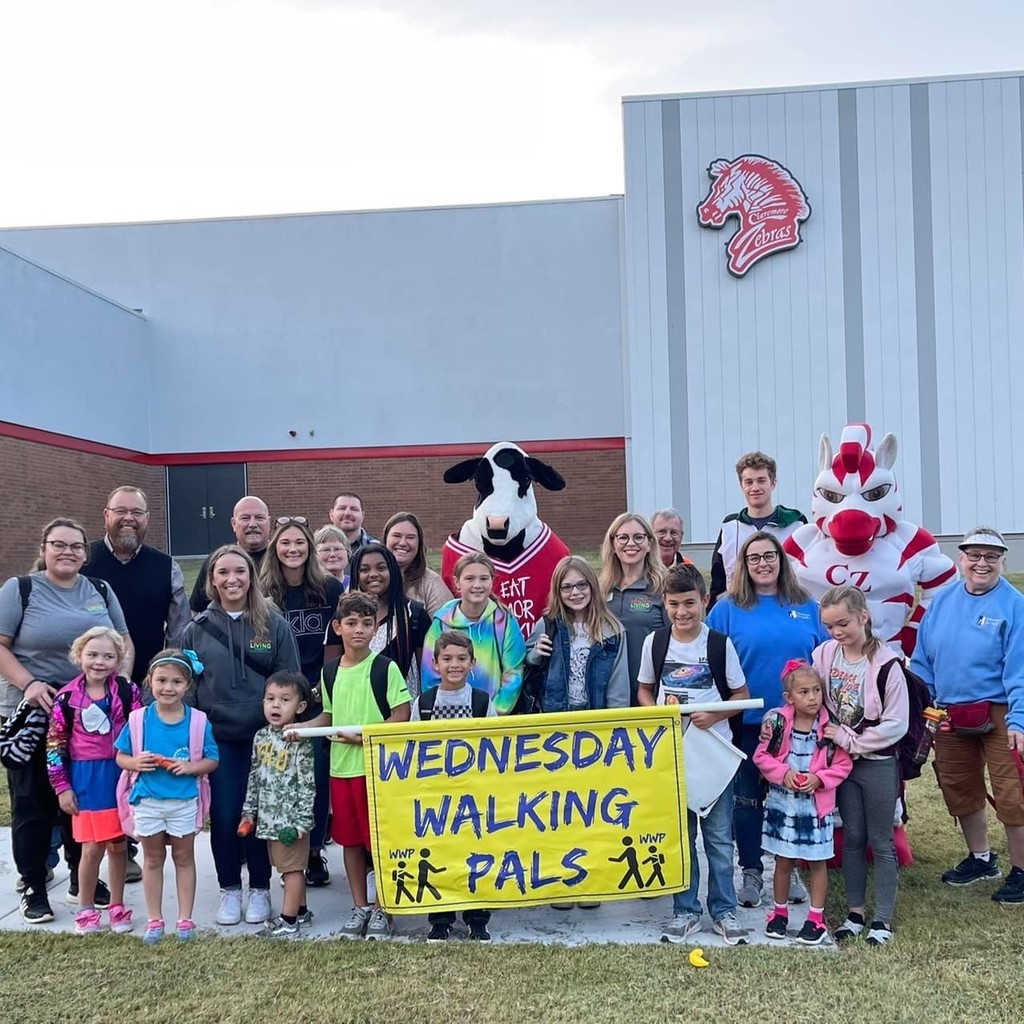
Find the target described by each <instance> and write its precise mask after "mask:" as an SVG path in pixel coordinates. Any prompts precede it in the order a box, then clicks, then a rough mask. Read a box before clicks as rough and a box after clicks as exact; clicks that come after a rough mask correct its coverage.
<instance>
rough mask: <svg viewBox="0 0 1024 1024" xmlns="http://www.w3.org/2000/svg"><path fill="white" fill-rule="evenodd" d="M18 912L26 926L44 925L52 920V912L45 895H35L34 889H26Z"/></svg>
mask: <svg viewBox="0 0 1024 1024" xmlns="http://www.w3.org/2000/svg"><path fill="white" fill-rule="evenodd" d="M18 911H19V913H20V914H21V918H22V920H23V921H25V922H26V923H27V924H46V923H47V922H48V921H52V920H53V911H52V910H51V909H50V901H49V900H48V899H47V898H46V893H45V892H40V893H37V892H36V891H35V889H26V890H25V891H24V892H23V893H22V895H21V905H20V906H19V907H18Z"/></svg>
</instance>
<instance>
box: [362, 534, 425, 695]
mask: <svg viewBox="0 0 1024 1024" xmlns="http://www.w3.org/2000/svg"><path fill="white" fill-rule="evenodd" d="M351 573H352V589H353V590H361V591H362V592H363V593H364V594H370V595H371V596H372V597H375V598H376V599H377V629H376V632H375V633H374V634H373V639H372V640H371V641H370V650H371V651H373V652H374V653H376V654H385V655H387V657H389V658H390V659H391V660H392V661H394V662H397V664H398V667H399V669H401V671H402V675H403V676H405V681H406V685H407V686H408V687H409V693H410V694H412V695H413V696H414V697H415V696H417V695H418V694H419V692H420V668H419V663H420V659H421V658H422V657H423V638H424V637H425V636H426V635H427V630H428V629H429V628H430V616H429V615H428V614H427V610H426V609H425V608H424V607H423V605H422V604H420V602H419V601H410V600H409V599H408V598H407V597H406V596H405V591H404V590H403V588H402V570H401V569H399V568H398V562H396V561H395V556H394V555H393V554H392V553H391V552H390V551H388V549H387V548H386V547H384V546H383V545H381V544H364V545H363V546H362V547H360V548H357V549H356V553H355V554H354V555H353V556H352V565H351Z"/></svg>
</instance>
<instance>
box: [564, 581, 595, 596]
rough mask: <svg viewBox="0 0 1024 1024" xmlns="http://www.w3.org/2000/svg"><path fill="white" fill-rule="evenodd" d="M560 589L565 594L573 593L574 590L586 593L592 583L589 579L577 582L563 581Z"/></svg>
mask: <svg viewBox="0 0 1024 1024" xmlns="http://www.w3.org/2000/svg"><path fill="white" fill-rule="evenodd" d="M558 589H559V591H560V592H561V593H563V594H571V593H572V592H573V591H574V590H578V591H579V592H580V593H581V594H585V593H586V592H587V591H588V590H589V589H590V583H589V582H588V581H587V580H579V581H578V582H576V583H563V584H562V585H561V586H560V587H559V588H558Z"/></svg>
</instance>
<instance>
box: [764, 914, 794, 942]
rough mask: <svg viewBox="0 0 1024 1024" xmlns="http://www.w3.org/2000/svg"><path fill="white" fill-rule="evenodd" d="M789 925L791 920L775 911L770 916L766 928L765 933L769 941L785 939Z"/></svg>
mask: <svg viewBox="0 0 1024 1024" xmlns="http://www.w3.org/2000/svg"><path fill="white" fill-rule="evenodd" d="M788 925H789V918H788V917H785V916H783V915H782V914H779V913H777V912H776V911H774V910H773V911H772V912H771V914H769V915H768V923H767V924H766V925H765V926H764V933H765V935H767V936H768V938H769V939H784V938H785V937H786V928H787V926H788Z"/></svg>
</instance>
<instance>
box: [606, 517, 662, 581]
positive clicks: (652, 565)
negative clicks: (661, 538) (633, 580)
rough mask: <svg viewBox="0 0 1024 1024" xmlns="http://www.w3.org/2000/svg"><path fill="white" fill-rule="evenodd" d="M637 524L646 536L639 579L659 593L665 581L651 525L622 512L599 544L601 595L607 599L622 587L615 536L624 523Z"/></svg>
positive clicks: (620, 564)
mask: <svg viewBox="0 0 1024 1024" xmlns="http://www.w3.org/2000/svg"><path fill="white" fill-rule="evenodd" d="M631 522H632V523H639V524H640V528H641V529H642V530H643V531H644V533H645V534H646V535H647V554H646V555H645V556H644V565H643V571H642V573H641V577H642V578H643V579H645V580H646V581H647V586H648V589H650V590H653V591H655V592H656V593H660V592H661V585H662V583H664V581H665V566H663V565H662V564H661V555H659V554H658V538H657V537H655V536H654V531H653V530H652V529H651V524H650V523H648V522H647V520H646V519H644V517H643V516H641V515H637V513H636V512H623V513H622V514H621V515H617V516H616V517H615V518H614V519H613V520H612V523H611V526H609V527H608V530H607V532H606V533H605V535H604V540H603V541H602V542H601V576H600V583H601V593H602V595H603V596H604V597H605V598H606V599H607V598H608V595H609V594H611V592H612V591H613V590H616V589H617V588H618V587H620V586H621V585H622V580H623V578H624V573H623V571H622V563H621V562H620V561H619V556H618V555H617V554H616V553H615V540H614V537H615V534H617V533H618V532H619V530H621V529H622V527H623V525H624V524H625V523H631Z"/></svg>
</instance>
